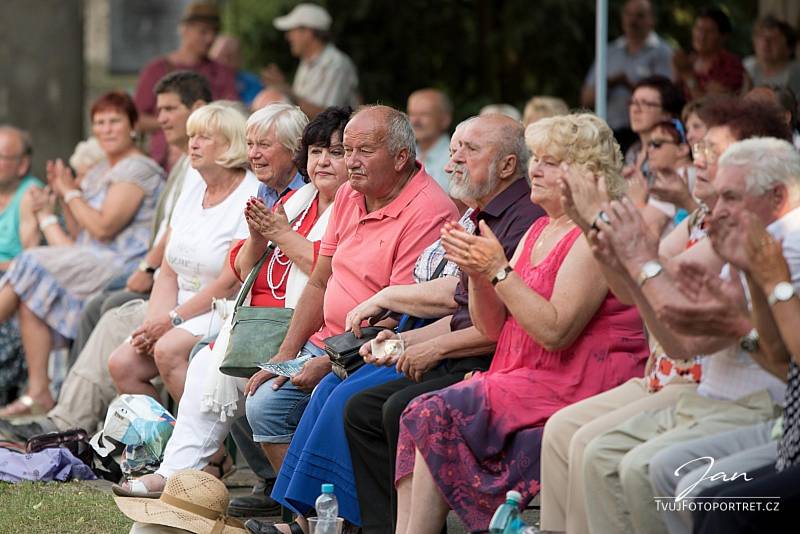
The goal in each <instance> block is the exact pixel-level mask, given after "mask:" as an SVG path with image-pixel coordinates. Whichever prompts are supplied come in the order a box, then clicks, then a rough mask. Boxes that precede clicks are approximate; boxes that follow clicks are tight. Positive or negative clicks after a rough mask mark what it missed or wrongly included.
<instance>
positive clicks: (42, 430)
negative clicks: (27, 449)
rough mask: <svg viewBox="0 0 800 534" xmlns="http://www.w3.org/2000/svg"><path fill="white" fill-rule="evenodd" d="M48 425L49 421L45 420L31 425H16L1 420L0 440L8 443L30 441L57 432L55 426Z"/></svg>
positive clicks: (33, 422)
mask: <svg viewBox="0 0 800 534" xmlns="http://www.w3.org/2000/svg"><path fill="white" fill-rule="evenodd" d="M48 423H49V421H48V420H47V419H43V420H42V421H41V422H38V421H32V422H30V423H22V424H19V425H14V424H11V423H10V422H9V421H6V420H4V419H0V438H2V439H6V440H8V441H23V442H24V441H28V440H29V439H31V438H32V437H33V436H38V435H39V434H46V433H47V432H53V431H55V430H56V428H55V425H52V424H48Z"/></svg>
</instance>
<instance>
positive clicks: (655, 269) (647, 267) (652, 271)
mask: <svg viewBox="0 0 800 534" xmlns="http://www.w3.org/2000/svg"><path fill="white" fill-rule="evenodd" d="M663 270H664V267H662V266H661V264H660V263H658V261H656V260H650V261H647V262H645V264H644V265H642V270H641V271H639V277H638V278H637V280H636V282H637V283H638V284H639V287H642V286H644V284H645V282H647V281H648V280H650V279H651V278H655V277H656V276H658V275H659V274H661V271H663Z"/></svg>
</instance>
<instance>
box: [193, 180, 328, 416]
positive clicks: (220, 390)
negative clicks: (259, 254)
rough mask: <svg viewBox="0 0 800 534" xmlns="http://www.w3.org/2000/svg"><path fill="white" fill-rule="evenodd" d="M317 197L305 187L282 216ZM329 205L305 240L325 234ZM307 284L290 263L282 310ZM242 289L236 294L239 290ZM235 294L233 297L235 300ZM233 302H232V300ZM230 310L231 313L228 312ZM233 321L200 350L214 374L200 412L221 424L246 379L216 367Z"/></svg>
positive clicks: (228, 319) (310, 187)
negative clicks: (216, 417) (210, 345)
mask: <svg viewBox="0 0 800 534" xmlns="http://www.w3.org/2000/svg"><path fill="white" fill-rule="evenodd" d="M316 195H317V189H316V188H315V187H314V184H310V183H309V184H306V185H304V186H303V187H301V188H300V189H298V190H297V191H296V192H295V193H294V194H293V195H292V196H291V198H289V200H287V201H286V203H285V204H284V205H283V209H284V210H285V211H286V216H287V218H288V219H289V220H290V221H293V220H294V219H296V218H297V216H298V215H300V214H301V213H303V211H304V210H305V209H306V208H307V207H308V205H309V204H310V203H311V202H313V201H314V199H315V198H316ZM331 208H332V204H331V206H328V208H327V209H326V210H325V211H324V212H323V213H322V214H321V215H320V216H319V218H318V219H317V221H316V222H315V223H314V226H313V227H312V228H311V231H309V233H308V236H307V237H306V238H307V239H308V240H309V241H312V242H313V241H319V240H320V239H322V236H323V235H324V234H325V228H326V227H327V226H328V220H329V219H330V215H331V211H332V210H331ZM307 282H308V275H307V274H305V273H304V272H303V271H301V270H300V269H299V268H298V267H297V265H295V264H294V263H292V265H290V266H289V275H288V278H287V280H286V299H285V300H284V302H283V305H284V307H286V308H294V307H295V306H296V305H297V301H298V299H299V298H300V294H301V293H302V292H303V288H305V286H306V283H307ZM243 290H244V288H242V289H241V290H240V291H243ZM250 297H251V295H247V297H245V300H244V303H243V304H242V305H243V306H249V305H250ZM238 298H239V295H237V296H236V299H238ZM234 302H235V300H234ZM231 311H232V310H231ZM232 320H233V313H230V314H229V315H228V316H227V317H226V318H225V323H224V324H223V325H222V328H221V329H220V331H219V334H218V335H217V339H216V340H215V341H214V348H213V349H209V348H208V347H206V348H205V349H203V350H211V361H210V366H211V367H210V368H212V369H214V370H215V372H211V373H208V378H207V379H206V383H205V386H204V387H203V397H202V399H201V402H200V406H201V408H200V409H201V411H203V412H215V413H218V414H219V419H220V421H223V422H224V421H225V420H226V419H227V418H228V417H233V416H234V415H235V414H236V410H237V404H238V402H239V400H240V398H241V391H244V385H245V384H246V383H247V380H245V379H244V378H237V377H234V376H229V375H226V374H223V373H220V372H219V367H220V366H221V365H222V361H223V360H224V359H225V352H226V350H227V348H228V341H229V340H230V335H231V327H232V324H231V322H232Z"/></svg>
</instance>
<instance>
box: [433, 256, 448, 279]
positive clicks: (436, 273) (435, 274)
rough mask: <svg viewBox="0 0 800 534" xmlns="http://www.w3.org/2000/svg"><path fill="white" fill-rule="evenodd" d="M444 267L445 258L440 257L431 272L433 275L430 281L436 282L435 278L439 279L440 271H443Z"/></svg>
mask: <svg viewBox="0 0 800 534" xmlns="http://www.w3.org/2000/svg"><path fill="white" fill-rule="evenodd" d="M446 265H447V258H445V257H442V259H441V260H440V261H439V264H438V265H437V266H436V268H435V269H434V270H433V274H432V275H431V277H430V280H436V279H437V278H439V277H440V276H441V275H442V271H444V268H445V266H446Z"/></svg>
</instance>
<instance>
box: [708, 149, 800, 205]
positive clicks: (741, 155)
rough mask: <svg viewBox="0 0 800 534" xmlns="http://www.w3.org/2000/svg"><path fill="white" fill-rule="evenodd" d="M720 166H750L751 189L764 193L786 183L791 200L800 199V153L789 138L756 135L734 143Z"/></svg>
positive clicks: (748, 175)
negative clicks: (786, 139)
mask: <svg viewBox="0 0 800 534" xmlns="http://www.w3.org/2000/svg"><path fill="white" fill-rule="evenodd" d="M717 166H718V167H744V168H746V169H747V173H746V175H745V183H746V184H747V191H748V192H750V193H753V194H755V195H761V194H764V193H765V192H767V191H769V190H770V189H771V188H773V187H774V186H775V185H776V184H778V183H782V184H784V186H786V190H787V191H788V194H789V203H790V205H792V206H797V204H798V203H799V202H800V153H798V152H797V150H796V149H795V148H794V147H793V146H792V144H791V143H789V142H788V141H784V140H783V139H776V138H774V137H755V138H751V139H746V140H744V141H738V142H736V143H733V144H732V145H731V146H729V147H728V149H727V150H726V151H725V153H724V154H722V156H721V157H720V158H719V162H718V163H717Z"/></svg>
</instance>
